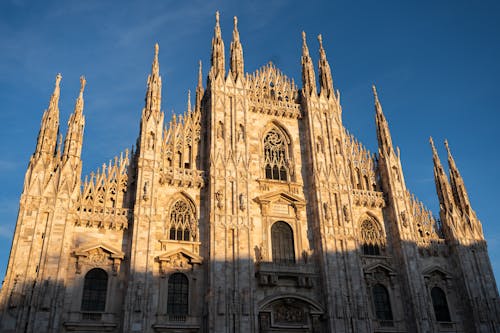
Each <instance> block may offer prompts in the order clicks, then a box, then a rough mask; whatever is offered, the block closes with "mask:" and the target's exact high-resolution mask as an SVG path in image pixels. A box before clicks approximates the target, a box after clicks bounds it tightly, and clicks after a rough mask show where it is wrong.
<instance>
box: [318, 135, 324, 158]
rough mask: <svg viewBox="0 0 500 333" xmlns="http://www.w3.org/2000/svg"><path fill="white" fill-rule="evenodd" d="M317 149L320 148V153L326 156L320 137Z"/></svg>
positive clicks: (319, 137)
mask: <svg viewBox="0 0 500 333" xmlns="http://www.w3.org/2000/svg"><path fill="white" fill-rule="evenodd" d="M317 148H318V153H321V154H324V152H325V149H324V146H323V138H322V137H321V136H318V143H317Z"/></svg>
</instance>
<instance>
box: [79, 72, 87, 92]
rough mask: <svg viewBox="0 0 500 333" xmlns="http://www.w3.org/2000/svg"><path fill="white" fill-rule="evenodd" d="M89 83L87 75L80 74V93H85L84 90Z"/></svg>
mask: <svg viewBox="0 0 500 333" xmlns="http://www.w3.org/2000/svg"><path fill="white" fill-rule="evenodd" d="M86 84H87V80H85V76H83V75H82V76H80V95H83V91H84V90H85V85H86Z"/></svg>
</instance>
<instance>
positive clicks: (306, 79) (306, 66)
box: [301, 31, 317, 95]
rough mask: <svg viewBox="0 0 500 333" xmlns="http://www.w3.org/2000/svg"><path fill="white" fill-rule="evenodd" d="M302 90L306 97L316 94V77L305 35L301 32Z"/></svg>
mask: <svg viewBox="0 0 500 333" xmlns="http://www.w3.org/2000/svg"><path fill="white" fill-rule="evenodd" d="M301 62H302V89H303V90H304V92H305V93H306V94H307V95H311V94H312V93H315V94H316V93H317V90H316V75H315V74H314V67H313V64H312V60H311V57H310V56H309V49H308V48H307V43H306V33H305V32H304V31H302V58H301Z"/></svg>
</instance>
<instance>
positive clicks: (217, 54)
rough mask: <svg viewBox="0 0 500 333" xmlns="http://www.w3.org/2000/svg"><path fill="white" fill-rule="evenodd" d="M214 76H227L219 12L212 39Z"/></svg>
mask: <svg viewBox="0 0 500 333" xmlns="http://www.w3.org/2000/svg"><path fill="white" fill-rule="evenodd" d="M211 61H212V69H211V72H212V75H213V77H214V78H215V77H217V76H219V75H224V74H225V60H224V42H223V41H222V34H221V30H220V24H219V12H218V11H217V12H215V28H214V37H213V38H212V56H211Z"/></svg>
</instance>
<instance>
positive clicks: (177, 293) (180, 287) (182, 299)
mask: <svg viewBox="0 0 500 333" xmlns="http://www.w3.org/2000/svg"><path fill="white" fill-rule="evenodd" d="M188 300H189V281H188V278H187V277H186V275H184V274H182V273H174V274H172V275H171V276H170V278H169V279H168V296H167V313H168V314H169V315H170V316H186V315H187V314H188Z"/></svg>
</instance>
